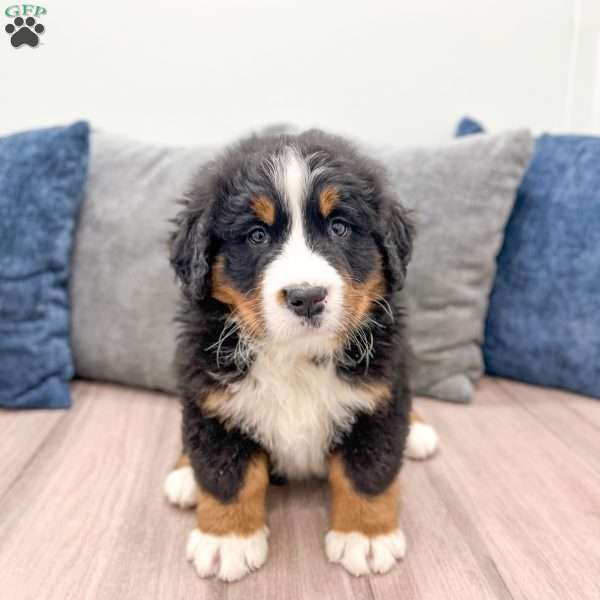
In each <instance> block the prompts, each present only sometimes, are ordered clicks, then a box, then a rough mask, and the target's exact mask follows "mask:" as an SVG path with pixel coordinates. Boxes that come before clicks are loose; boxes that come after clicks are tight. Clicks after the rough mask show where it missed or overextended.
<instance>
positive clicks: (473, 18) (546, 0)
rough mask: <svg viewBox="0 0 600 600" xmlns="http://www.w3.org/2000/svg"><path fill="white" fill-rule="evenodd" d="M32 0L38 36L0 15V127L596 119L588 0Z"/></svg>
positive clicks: (424, 133) (193, 128)
mask: <svg viewBox="0 0 600 600" xmlns="http://www.w3.org/2000/svg"><path fill="white" fill-rule="evenodd" d="M9 3H10V4H13V3H14V0H13V2H10V0H5V3H4V6H7V5H8V4H9ZM40 3H41V4H42V5H43V6H45V7H46V8H47V10H48V14H47V15H46V16H44V17H42V19H41V20H42V22H43V23H44V25H45V26H46V33H45V34H44V35H43V38H42V39H43V44H42V45H40V47H38V48H36V49H31V48H29V47H22V48H20V49H14V48H12V46H11V45H10V44H9V43H8V36H7V35H6V33H5V32H4V31H3V29H4V25H5V24H6V23H8V22H9V20H8V19H7V18H6V17H5V16H4V14H2V15H1V21H2V29H1V30H0V64H1V66H2V71H1V72H2V76H1V80H0V89H1V94H0V133H6V132H10V131H16V130H19V129H23V128H29V127H35V126H41V125H48V124H55V123H61V122H68V121H72V120H73V119H76V118H80V117H81V118H87V119H89V120H90V121H92V123H93V124H95V125H96V126H97V127H99V128H102V129H105V130H109V131H114V132H118V133H122V134H126V135H129V136H132V137H137V138H141V139H145V140H149V141H156V142H169V143H174V144H180V143H205V142H218V141H223V140H227V139H230V138H232V137H234V136H236V135H238V134H240V133H242V132H245V131H247V130H249V129H251V128H253V127H257V126H261V125H264V124H268V123H272V122H293V123H296V124H298V125H300V126H310V125H318V126H321V127H325V128H328V129H332V130H336V131H340V132H347V133H350V134H353V135H358V136H360V137H362V138H364V139H368V140H372V141H381V142H396V143H422V142H434V141H438V140H443V139H445V138H447V137H448V136H449V135H451V132H452V129H453V127H454V125H455V123H456V121H457V119H458V118H459V117H460V116H461V115H463V114H465V113H469V114H472V115H475V116H478V117H480V118H481V119H483V121H484V122H485V123H486V124H487V125H488V126H489V128H491V129H495V130H497V129H503V128H507V127H518V126H523V125H527V126H529V127H532V128H533V129H534V130H535V131H540V130H552V131H561V130H563V131H564V130H571V129H573V130H577V131H582V132H599V133H600V44H599V40H600V1H598V0H446V1H443V0H361V1H357V0H296V1H295V2H291V1H285V0H246V1H242V0H210V1H208V0H196V1H193V2H192V1H190V2H183V1H178V2H167V1H163V2H153V1H152V0H146V1H145V2H138V1H132V0H131V1H127V0H102V1H100V0H97V1H96V2H91V1H83V0H69V1H67V0H45V1H42V2H40Z"/></svg>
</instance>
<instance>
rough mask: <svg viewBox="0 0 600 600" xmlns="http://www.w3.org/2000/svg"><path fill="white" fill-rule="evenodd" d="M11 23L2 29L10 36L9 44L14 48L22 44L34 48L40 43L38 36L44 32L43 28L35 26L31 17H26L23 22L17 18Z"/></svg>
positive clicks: (39, 24) (38, 25)
mask: <svg viewBox="0 0 600 600" xmlns="http://www.w3.org/2000/svg"><path fill="white" fill-rule="evenodd" d="M13 23H14V25H13ZM13 23H9V24H8V25H7V26H6V27H5V28H4V29H5V31H6V33H8V34H9V35H10V43H11V44H12V45H13V46H14V47H15V48H18V47H19V46H22V45H23V44H26V45H27V46H31V47H32V48H35V47H36V46H37V45H38V44H39V43H40V34H41V33H44V31H45V30H44V26H43V25H42V24H41V23H37V24H36V22H35V19H34V18H33V17H27V18H26V19H25V20H23V19H22V18H21V17H17V18H16V19H15V20H14V21H13Z"/></svg>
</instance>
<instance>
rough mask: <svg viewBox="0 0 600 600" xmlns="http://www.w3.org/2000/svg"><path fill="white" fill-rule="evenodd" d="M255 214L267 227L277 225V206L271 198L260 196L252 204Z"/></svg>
mask: <svg viewBox="0 0 600 600" xmlns="http://www.w3.org/2000/svg"><path fill="white" fill-rule="evenodd" d="M251 207H252V210H253V211H254V214H255V215H256V216H257V217H258V218H259V219H260V220H261V221H262V222H263V223H266V224H267V225H273V223H275V205H274V204H273V201H272V200H271V198H269V197H268V196H265V195H261V196H258V197H256V198H254V200H252V203H251Z"/></svg>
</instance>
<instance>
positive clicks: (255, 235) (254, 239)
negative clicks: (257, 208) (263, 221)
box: [248, 227, 271, 246]
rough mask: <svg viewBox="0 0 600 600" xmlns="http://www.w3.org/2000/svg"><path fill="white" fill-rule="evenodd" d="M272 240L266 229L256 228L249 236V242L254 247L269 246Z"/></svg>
mask: <svg viewBox="0 0 600 600" xmlns="http://www.w3.org/2000/svg"><path fill="white" fill-rule="evenodd" d="M270 239H271V238H270V237H269V234H268V233H267V231H266V230H265V228H264V227H255V228H254V229H252V230H251V231H250V233H249V234H248V241H249V242H250V243H251V244H253V245H254V246H262V245H264V244H268V243H269V240H270Z"/></svg>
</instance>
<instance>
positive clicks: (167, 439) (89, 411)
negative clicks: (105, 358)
mask: <svg viewBox="0 0 600 600" xmlns="http://www.w3.org/2000/svg"><path fill="white" fill-rule="evenodd" d="M73 391H74V407H73V408H72V409H71V410H69V411H61V412H45V411H33V412H18V413H15V412H8V411H4V412H0V466H1V468H0V598H2V599H6V600H21V599H31V600H51V599H56V600H67V599H76V600H84V599H93V600H102V599H118V600H126V599H139V600H151V599H155V598H157V599H158V598H160V599H167V600H173V599H182V600H184V599H185V600H187V599H194V600H196V599H207V600H208V599H217V598H223V599H225V598H226V599H229V600H234V599H241V600H259V599H261V598H269V599H276V600H286V599H294V600H295V599H308V600H312V599H313V598H314V599H315V600H316V599H319V600H321V599H328V598H332V599H350V598H354V599H356V600H358V599H361V600H373V599H382V600H383V599H386V600H387V599H390V600H391V599H402V600H412V599H423V600H454V599H457V600H470V599H473V600H485V599H488V598H489V599H491V598H499V599H503V600H504V599H528V600H534V599H538V598H539V599H540V600H554V599H556V600H569V599H573V600H599V599H600V401H597V400H590V399H587V398H583V397H579V396H574V395H569V394H565V393H559V392H556V391H551V390H546V389H541V388H533V387H527V386H524V385H519V384H515V383H509V382H506V381H501V380H492V379H486V380H484V381H483V382H482V384H481V385H480V387H479V391H478V394H477V398H476V401H475V403H474V404H473V405H471V406H457V405H452V404H445V403H441V402H434V401H425V400H422V401H418V406H419V409H420V411H421V413H422V414H423V415H424V416H426V417H427V418H428V419H429V421H430V422H431V423H432V424H434V425H435V426H436V427H437V428H438V431H439V433H440V437H441V443H442V449H441V451H440V453H439V454H438V456H437V457H435V458H434V459H433V460H431V461H429V462H427V463H410V464H406V466H405V467H404V470H403V476H402V479H403V488H404V510H403V516H402V520H403V526H404V529H405V532H406V535H407V538H408V543H409V549H408V553H407V557H406V559H405V560H404V562H402V563H401V564H400V565H399V566H398V567H396V569H395V570H393V571H392V573H391V574H388V575H384V576H377V577H372V578H363V579H354V578H353V577H351V576H349V575H347V574H346V573H345V572H343V571H342V570H341V568H340V567H337V566H332V565H330V564H328V563H327V562H326V560H325V556H324V551H323V535H324V533H325V529H326V523H327V511H326V501H327V492H326V489H325V488H324V486H323V485H321V484H319V483H309V484H305V485H297V486H288V487H284V488H273V489H272V490H271V491H270V497H269V505H270V516H269V523H270V527H271V543H270V556H269V560H268V562H267V564H266V566H265V567H264V568H263V569H262V570H261V571H259V572H258V573H255V574H253V575H251V576H250V577H248V578H247V579H246V580H244V581H242V582H240V583H236V584H229V585H227V584H222V583H219V582H217V581H203V580H200V579H199V578H198V577H197V576H196V575H195V573H194V571H193V569H192V567H191V566H190V565H189V564H188V563H186V561H185V559H184V545H185V539H186V536H187V533H188V531H189V530H190V528H191V527H192V526H193V521H194V517H193V513H189V512H187V513H184V512H179V511H178V510H176V509H174V508H171V507H170V506H168V505H167V504H166V502H165V501H164V500H163V498H162V495H161V487H162V480H163V477H164V476H165V474H166V473H167V471H168V469H169V467H170V466H171V464H172V462H173V460H174V458H175V456H176V454H177V452H178V448H179V441H178V436H179V407H178V404H177V402H176V401H174V400H173V399H172V398H169V397H167V396H164V395H160V394H155V393H149V392H143V391H136V390H130V389H127V388H121V387H116V386H109V385H96V384H89V383H83V382H79V383H75V384H74V386H73Z"/></svg>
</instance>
